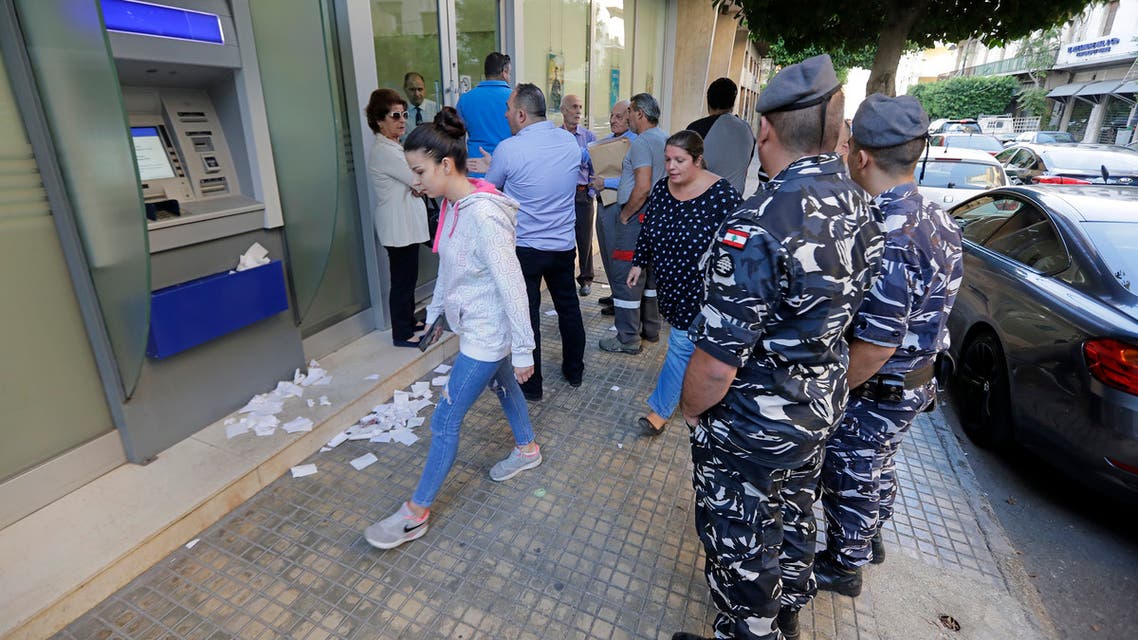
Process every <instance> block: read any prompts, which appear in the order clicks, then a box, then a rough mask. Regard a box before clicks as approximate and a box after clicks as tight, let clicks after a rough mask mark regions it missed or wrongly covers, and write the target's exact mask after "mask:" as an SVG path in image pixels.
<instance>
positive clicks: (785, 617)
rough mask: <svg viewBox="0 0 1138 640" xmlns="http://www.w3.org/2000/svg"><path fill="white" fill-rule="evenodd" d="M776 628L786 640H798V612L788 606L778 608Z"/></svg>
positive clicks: (799, 635)
mask: <svg viewBox="0 0 1138 640" xmlns="http://www.w3.org/2000/svg"><path fill="white" fill-rule="evenodd" d="M778 630H779V631H781V632H782V635H783V636H784V637H785V638H786V640H798V639H799V638H800V637H801V634H800V632H799V630H798V612H797V611H794V610H791V609H790V608H789V607H782V608H781V609H779V610H778Z"/></svg>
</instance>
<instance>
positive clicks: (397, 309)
mask: <svg viewBox="0 0 1138 640" xmlns="http://www.w3.org/2000/svg"><path fill="white" fill-rule="evenodd" d="M383 248H384V249H387V264H388V271H390V272H391V291H390V292H389V293H388V295H387V308H388V309H390V310H391V339H392V340H410V339H411V338H413V337H414V336H415V283H416V282H418V281H419V245H418V244H417V243H416V244H412V245H407V246H406V247H388V246H384V247H383Z"/></svg>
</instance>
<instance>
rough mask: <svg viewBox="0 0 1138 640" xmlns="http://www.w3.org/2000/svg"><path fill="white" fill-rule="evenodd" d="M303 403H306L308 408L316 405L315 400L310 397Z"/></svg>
mask: <svg viewBox="0 0 1138 640" xmlns="http://www.w3.org/2000/svg"><path fill="white" fill-rule="evenodd" d="M304 403H305V404H307V405H308V408H309V409H311V408H312V407H315V406H316V401H315V400H313V399H312V398H309V399H307V400H305V401H304Z"/></svg>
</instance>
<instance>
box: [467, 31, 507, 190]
mask: <svg viewBox="0 0 1138 640" xmlns="http://www.w3.org/2000/svg"><path fill="white" fill-rule="evenodd" d="M510 71H511V69H510V56H508V55H506V54H504V53H498V52H497V51H494V52H493V53H491V54H490V55H488V56H486V63H485V64H484V65H483V72H484V73H485V74H486V79H485V80H483V81H482V82H479V83H478V86H477V87H474V88H473V89H471V90H470V91H467V92H466V93H464V94H462V97H461V98H459V99H458V107H457V108H458V115H460V116H462V119H463V121H464V122H466V131H467V138H466V154H467V155H466V157H467V158H470V159H482V158H483V153H484V152H485V154H487V155H492V154H493V153H494V149H495V148H497V146H498V143H499V142H501V141H503V140H505V139H506V138H509V137H510V135H511V134H510V123H509V122H507V121H506V101H507V100H509V98H510ZM469 175H470V177H471V178H481V177H483V175H484V174H483V173H481V172H478V171H477V170H476V169H474V168H470V169H469Z"/></svg>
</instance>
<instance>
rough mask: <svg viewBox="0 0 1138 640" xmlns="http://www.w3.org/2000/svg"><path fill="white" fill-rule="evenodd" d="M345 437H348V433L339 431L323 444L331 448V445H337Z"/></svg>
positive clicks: (345, 438)
mask: <svg viewBox="0 0 1138 640" xmlns="http://www.w3.org/2000/svg"><path fill="white" fill-rule="evenodd" d="M347 439H348V434H347V433H344V432H343V431H341V432H340V433H337V434H336V435H334V436H332V439H331V440H329V441H328V443H327V444H325V445H324V446H326V447H328V448H329V449H331V448H333V447H337V446H339V445H340V443H342V442H343V441H345V440H347Z"/></svg>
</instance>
